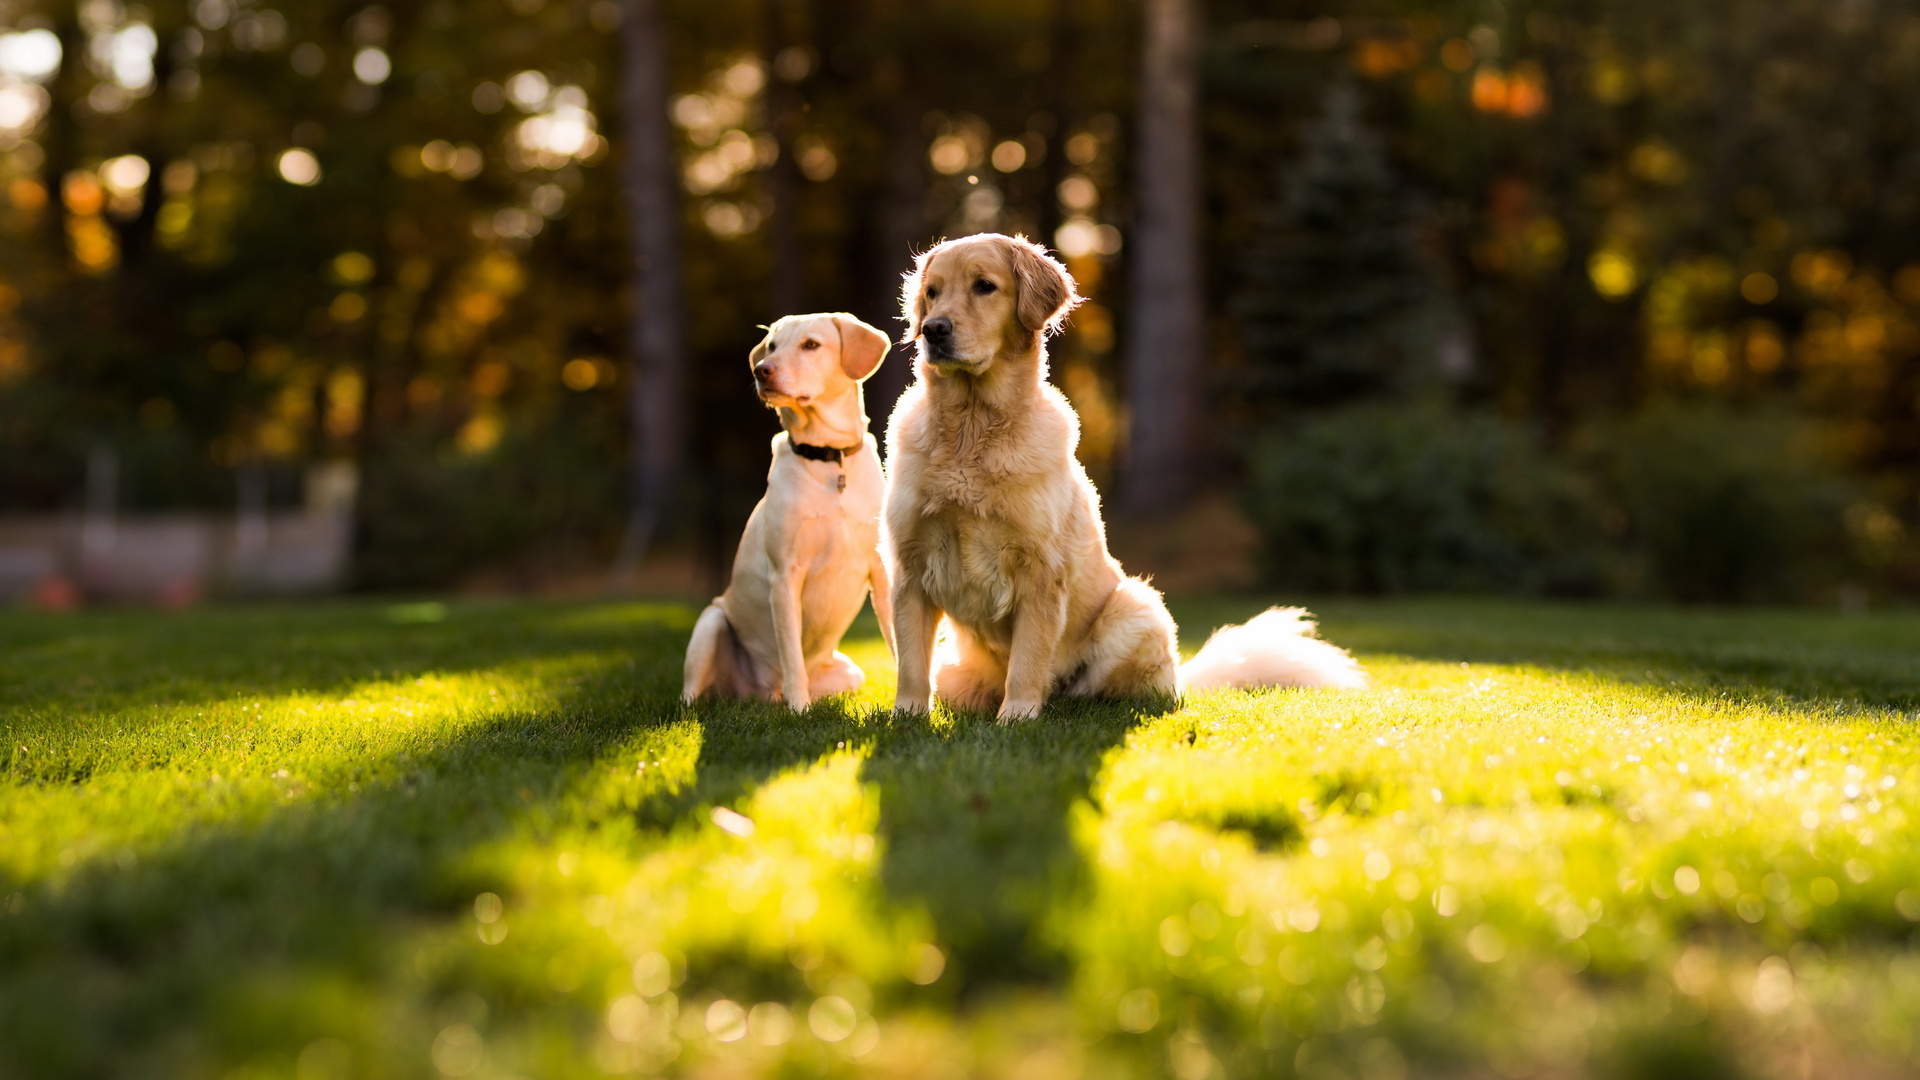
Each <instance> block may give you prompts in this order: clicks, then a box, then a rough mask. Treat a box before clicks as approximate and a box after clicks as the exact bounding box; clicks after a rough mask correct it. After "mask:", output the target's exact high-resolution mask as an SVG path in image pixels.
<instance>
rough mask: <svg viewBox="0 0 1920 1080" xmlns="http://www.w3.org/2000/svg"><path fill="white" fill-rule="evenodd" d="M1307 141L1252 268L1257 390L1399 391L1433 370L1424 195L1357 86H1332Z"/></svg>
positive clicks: (1340, 398)
mask: <svg viewBox="0 0 1920 1080" xmlns="http://www.w3.org/2000/svg"><path fill="white" fill-rule="evenodd" d="M1303 141H1304V144H1305V146H1304V150H1305V152H1304V154H1303V156H1302V157H1301V159H1300V161H1299V163H1298V164H1297V165H1294V166H1291V167H1288V168H1283V169H1282V171H1281V176H1280V189H1281V199H1280V204H1279V206H1278V208H1277V210H1276V212H1275V214H1274V216H1273V222H1272V225H1271V227H1270V231H1269V234H1268V235H1267V236H1266V237H1264V238H1262V239H1261V241H1260V242H1258V243H1256V245H1255V246H1254V248H1253V252H1252V254H1251V256H1250V257H1249V258H1248V260H1247V263H1246V266H1245V272H1246V281H1247V285H1246V287H1245V289H1244V290H1243V292H1242V294H1241V296H1240V297H1239V301H1238V304H1237V307H1238V309H1239V315H1240V326H1241V332H1242V336H1243V341H1244V343H1245V346H1246V352H1247V359H1248V369H1247V372H1246V383H1247V385H1246V387H1245V389H1246V390H1247V391H1248V392H1249V393H1250V395H1251V396H1252V397H1253V398H1254V399H1255V400H1256V401H1259V402H1260V403H1261V404H1262V405H1265V406H1268V407H1272V406H1286V407H1297V406H1319V405H1328V404H1337V403H1341V402H1348V401H1354V400H1360V399H1367V398H1379V397H1390V396H1398V395H1400V394H1403V393H1404V392H1405V391H1406V390H1407V389H1408V388H1409V386H1410V384H1412V383H1414V382H1416V381H1418V380H1419V379H1420V377H1421V376H1422V375H1423V374H1427V373H1429V371H1430V370H1431V369H1432V368H1433V365H1432V364H1431V363H1427V362H1425V361H1427V360H1429V359H1430V356H1431V353H1432V347H1431V345H1423V342H1422V339H1423V338H1424V337H1426V336H1427V335H1426V334H1423V333H1422V330H1423V329H1430V328H1426V327H1423V326H1422V323H1423V322H1425V321H1426V319H1425V316H1427V315H1429V313H1430V312H1431V310H1432V305H1433V301H1434V299H1435V297H1436V294H1437V288H1436V282H1435V275H1434V268H1433V265H1432V262H1431V260H1430V259H1429V258H1428V256H1427V254H1426V253H1425V252H1424V251H1422V250H1421V247H1420V243H1419V237H1418V233H1417V229H1416V224H1417V219H1416V210H1415V199H1414V197H1413V196H1412V194H1411V193H1410V192H1409V191H1408V190H1407V189H1406V187H1405V186H1404V185H1403V184H1402V183H1401V182H1400V181H1399V179H1398V178H1397V177H1396V176H1395V175H1394V173H1393V170H1392V168H1391V167H1390V166H1389V164H1388V162H1387V158H1386V153H1385V150H1384V148H1383V146H1382V144H1381V140H1380V138H1379V137H1378V136H1377V135H1375V134H1374V133H1373V132H1372V131H1370V130H1368V129H1367V128H1366V126H1365V125H1364V123H1363V122H1362V120H1361V117H1360V100H1359V94H1358V92H1357V91H1356V90H1355V89H1354V87H1353V86H1352V85H1351V84H1348V83H1341V84H1338V85H1336V86H1335V87H1334V88H1333V89H1332V90H1331V91H1330V92H1329V93H1328V94H1327V98H1326V106H1325V112H1324V115H1323V116H1322V117H1321V118H1320V119H1319V120H1317V121H1315V122H1314V123H1313V124H1311V125H1309V126H1308V128H1307V130H1306V132H1305V135H1304V140H1303Z"/></svg>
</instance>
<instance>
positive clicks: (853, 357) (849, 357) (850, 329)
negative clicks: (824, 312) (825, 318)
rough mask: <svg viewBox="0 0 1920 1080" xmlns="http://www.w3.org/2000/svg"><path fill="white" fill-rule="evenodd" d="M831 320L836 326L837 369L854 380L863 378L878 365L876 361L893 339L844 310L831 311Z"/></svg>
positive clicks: (878, 360)
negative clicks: (838, 333)
mask: <svg viewBox="0 0 1920 1080" xmlns="http://www.w3.org/2000/svg"><path fill="white" fill-rule="evenodd" d="M833 322H834V325H836V326H838V327H839V328H840V370H842V371H844V372H846V373H847V378H849V379H852V380H853V381H854V382H862V381H864V380H865V379H866V377H867V376H869V375H871V374H873V373H874V372H875V371H878V370H879V369H880V361H882V360H884V359H886V357H887V349H888V348H889V347H890V346H891V345H892V344H893V343H892V342H890V341H888V340H887V335H885V334H883V333H881V332H880V331H878V330H875V329H874V328H873V327H871V326H868V325H867V324H866V323H864V322H861V321H860V320H859V319H856V318H854V317H853V316H851V315H849V314H847V313H846V312H844V311H836V312H834V313H833Z"/></svg>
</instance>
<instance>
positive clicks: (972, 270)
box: [901, 233, 1080, 374]
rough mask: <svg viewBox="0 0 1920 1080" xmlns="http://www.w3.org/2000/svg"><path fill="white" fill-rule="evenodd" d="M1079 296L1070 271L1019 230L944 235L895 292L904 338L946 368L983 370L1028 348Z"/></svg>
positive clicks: (1053, 328) (1052, 328)
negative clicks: (958, 236) (1011, 233)
mask: <svg viewBox="0 0 1920 1080" xmlns="http://www.w3.org/2000/svg"><path fill="white" fill-rule="evenodd" d="M1079 303H1080V295H1079V293H1077V292H1076V291H1075V290H1074V285H1073V277H1072V275H1070V274H1068V273H1067V268H1066V267H1064V266H1062V265H1060V263H1059V262H1058V261H1057V260H1055V259H1054V258H1053V257H1051V256H1049V255H1048V254H1047V250H1046V249H1045V248H1043V247H1041V246H1040V245H1038V244H1036V243H1034V242H1032V241H1031V240H1028V239H1027V238H1026V237H1024V236H1002V235H1001V234H999V233H981V234H979V235H977V236H967V237H962V238H961V239H958V240H948V241H946V242H944V243H941V244H938V245H936V246H935V247H933V248H931V249H930V250H928V251H927V253H926V254H924V255H922V256H920V257H919V259H917V260H915V262H914V266H913V271H912V272H911V273H909V274H908V275H907V277H906V285H905V287H904V289H903V290H902V293H901V308H902V310H903V312H904V317H905V319H906V322H907V333H906V337H905V338H904V340H905V341H914V340H916V339H917V340H918V341H919V342H920V355H921V356H922V357H924V358H925V359H926V360H927V361H928V362H929V363H931V364H933V365H935V366H936V367H938V368H941V369H945V370H958V371H968V372H972V373H974V374H981V373H984V372H985V371H986V370H987V369H988V368H990V367H992V366H993V364H994V362H995V361H997V360H998V359H1000V358H1001V357H1002V356H1007V355H1025V354H1027V353H1030V352H1032V351H1033V350H1034V349H1035V347H1036V346H1038V344H1039V341H1040V335H1042V334H1043V333H1047V332H1049V331H1058V330H1059V329H1060V324H1061V323H1062V322H1064V321H1065V320H1066V317H1067V313H1068V312H1070V311H1072V310H1073V309H1074V307H1075V306H1076V305H1078V304H1079Z"/></svg>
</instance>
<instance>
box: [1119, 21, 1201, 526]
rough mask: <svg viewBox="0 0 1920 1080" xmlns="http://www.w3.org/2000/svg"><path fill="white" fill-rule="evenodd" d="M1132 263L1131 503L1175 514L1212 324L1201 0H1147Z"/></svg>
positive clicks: (1149, 512) (1134, 508) (1188, 465)
mask: <svg viewBox="0 0 1920 1080" xmlns="http://www.w3.org/2000/svg"><path fill="white" fill-rule="evenodd" d="M1145 31H1146V33H1145V40H1144V47H1143V53H1144V57H1143V59H1144V63H1143V64H1142V70H1141V80H1140V109H1139V120H1138V124H1137V129H1136V146H1135V147H1134V150H1135V153H1136V154H1137V155H1138V156H1137V158H1136V162H1137V164H1136V175H1137V180H1136V199H1137V201H1136V203H1135V206H1136V210H1135V220H1134V228H1133V237H1132V242H1131V245H1130V246H1131V248H1132V251H1131V252H1130V255H1129V258H1128V260H1127V261H1128V263H1129V266H1130V269H1131V271H1132V274H1131V277H1132V286H1133V310H1132V321H1133V332H1132V334H1131V335H1130V341H1129V347H1128V354H1127V376H1128V386H1127V404H1128V411H1129V414H1130V420H1129V425H1130V426H1129V434H1128V443H1127V472H1126V484H1125V488H1124V492H1125V496H1126V500H1125V505H1126V508H1127V510H1128V512H1129V513H1131V514H1132V515H1134V516H1136V517H1151V516H1156V515H1161V514H1166V513H1168V512H1171V511H1173V510H1175V509H1177V508H1178V507H1179V505H1180V504H1181V502H1182V501H1184V499H1185V498H1186V497H1187V495H1188V494H1190V484H1191V481H1192V472H1193V457H1194V453H1193V451H1194V447H1193V426H1194V415H1195V412H1196V410H1197V408H1198V404H1199V397H1200V387H1201V377H1202V370H1203V369H1202V364H1203V362H1204V359H1205V349H1206V344H1205V341H1204V332H1205V327H1204V324H1203V320H1202V317H1201V295H1200V231H1199V229H1200V226H1199V218H1200V136H1199V126H1198V125H1199V109H1198V105H1199V73H1198V54H1199V37H1200V10H1199V3H1198V0H1146V27H1145Z"/></svg>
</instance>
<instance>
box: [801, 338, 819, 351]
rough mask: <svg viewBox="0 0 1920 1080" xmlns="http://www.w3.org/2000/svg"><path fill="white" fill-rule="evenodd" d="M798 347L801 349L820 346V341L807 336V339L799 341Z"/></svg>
mask: <svg viewBox="0 0 1920 1080" xmlns="http://www.w3.org/2000/svg"><path fill="white" fill-rule="evenodd" d="M800 347H801V348H802V349H817V348H819V347H820V343H819V342H817V341H815V340H813V339H812V338H808V339H807V340H805V341H803V342H801V343H800Z"/></svg>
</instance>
